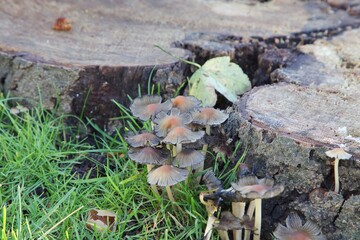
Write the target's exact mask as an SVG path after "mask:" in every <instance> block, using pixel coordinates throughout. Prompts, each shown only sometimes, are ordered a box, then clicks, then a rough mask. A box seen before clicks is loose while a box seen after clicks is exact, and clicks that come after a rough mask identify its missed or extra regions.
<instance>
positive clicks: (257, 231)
mask: <svg viewBox="0 0 360 240" xmlns="http://www.w3.org/2000/svg"><path fill="white" fill-rule="evenodd" d="M261 202H262V199H261V198H256V199H255V225H254V227H255V231H254V237H253V240H260V233H261Z"/></svg>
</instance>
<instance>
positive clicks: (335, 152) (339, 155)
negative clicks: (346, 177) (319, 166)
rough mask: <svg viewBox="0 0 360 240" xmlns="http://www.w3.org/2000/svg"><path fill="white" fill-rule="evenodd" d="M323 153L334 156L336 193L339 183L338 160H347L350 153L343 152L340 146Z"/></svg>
mask: <svg viewBox="0 0 360 240" xmlns="http://www.w3.org/2000/svg"><path fill="white" fill-rule="evenodd" d="M325 154H326V155H327V156H328V157H331V158H335V163H334V175H335V192H336V193H338V192H339V189H340V183H339V161H340V160H345V159H346V160H347V159H350V158H351V157H352V155H351V154H349V153H347V152H345V150H344V149H342V148H334V149H332V150H329V151H326V152H325Z"/></svg>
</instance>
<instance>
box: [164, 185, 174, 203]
mask: <svg viewBox="0 0 360 240" xmlns="http://www.w3.org/2000/svg"><path fill="white" fill-rule="evenodd" d="M166 193H167V195H168V197H169V199H170V201H171V202H173V203H174V202H175V198H174V195H173V194H172V191H171V187H170V186H166Z"/></svg>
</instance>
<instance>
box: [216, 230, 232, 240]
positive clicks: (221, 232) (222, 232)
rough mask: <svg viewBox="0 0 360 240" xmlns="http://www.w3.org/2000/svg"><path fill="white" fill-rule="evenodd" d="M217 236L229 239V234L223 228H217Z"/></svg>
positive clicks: (223, 239)
mask: <svg viewBox="0 0 360 240" xmlns="http://www.w3.org/2000/svg"><path fill="white" fill-rule="evenodd" d="M218 233H219V236H220V239H221V240H229V239H230V238H229V234H228V232H227V231H224V230H218Z"/></svg>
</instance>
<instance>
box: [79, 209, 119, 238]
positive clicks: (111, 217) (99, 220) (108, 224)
mask: <svg viewBox="0 0 360 240" xmlns="http://www.w3.org/2000/svg"><path fill="white" fill-rule="evenodd" d="M86 227H87V228H88V229H90V230H92V231H94V230H96V231H98V232H105V231H107V230H110V231H115V229H116V214H115V213H114V212H112V211H108V210H99V209H92V210H90V211H89V216H88V219H87V221H86Z"/></svg>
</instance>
